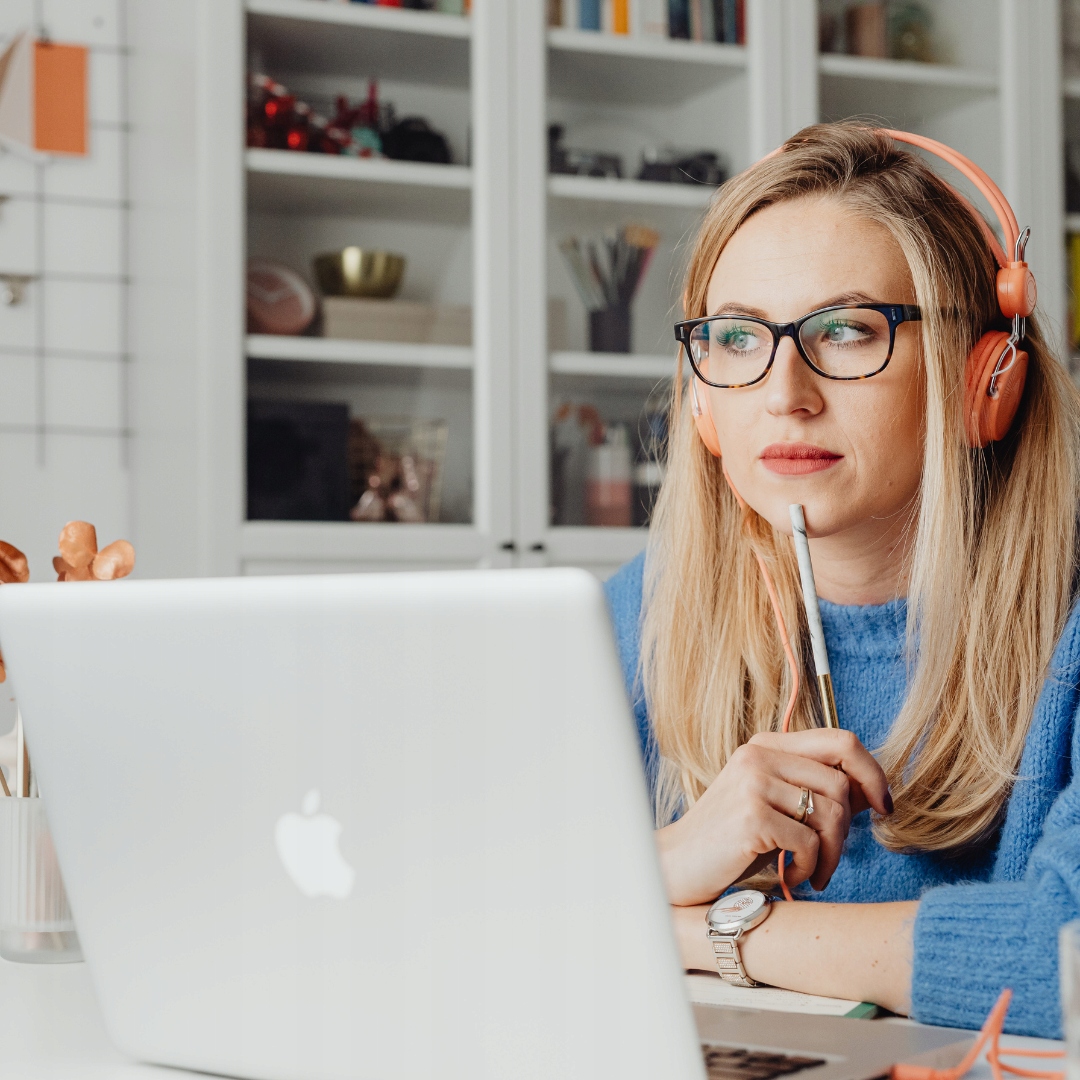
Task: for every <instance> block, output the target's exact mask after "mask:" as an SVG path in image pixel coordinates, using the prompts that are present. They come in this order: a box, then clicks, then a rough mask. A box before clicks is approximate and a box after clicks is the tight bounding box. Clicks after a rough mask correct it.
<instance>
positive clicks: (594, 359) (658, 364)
mask: <svg viewBox="0 0 1080 1080" xmlns="http://www.w3.org/2000/svg"><path fill="white" fill-rule="evenodd" d="M674 371H675V360H674V359H673V357H671V356H635V355H633V354H627V353H595V352H553V353H552V354H551V373H552V374H553V375H588V376H591V377H593V378H599V379H605V378H611V379H641V380H643V381H645V382H658V381H660V380H661V379H670V378H671V376H672V374H673V373H674Z"/></svg>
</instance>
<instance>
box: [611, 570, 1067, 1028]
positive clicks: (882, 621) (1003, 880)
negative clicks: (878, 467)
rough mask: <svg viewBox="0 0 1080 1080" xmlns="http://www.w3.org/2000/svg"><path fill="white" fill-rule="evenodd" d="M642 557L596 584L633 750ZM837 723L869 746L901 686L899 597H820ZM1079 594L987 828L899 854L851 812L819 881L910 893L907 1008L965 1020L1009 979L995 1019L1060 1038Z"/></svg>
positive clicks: (858, 898) (645, 725)
mask: <svg viewBox="0 0 1080 1080" xmlns="http://www.w3.org/2000/svg"><path fill="white" fill-rule="evenodd" d="M643 566H644V557H643V556H638V558H637V559H635V560H634V561H633V562H631V563H628V564H627V565H626V566H624V567H623V568H622V569H621V570H620V571H618V573H616V574H615V575H614V576H613V577H612V578H611V579H609V581H608V582H607V584H606V586H605V589H606V592H607V597H608V604H609V607H610V610H611V616H612V621H613V623H614V628H615V636H616V640H617V643H618V647H619V653H620V657H621V659H622V664H623V671H624V674H625V676H626V682H627V688H628V690H629V692H630V695H631V699H632V700H633V702H634V713H635V717H636V719H637V724H638V731H639V735H640V737H641V744H642V751H643V753H644V751H645V749H646V747H647V745H648V740H649V720H648V714H647V709H646V706H645V702H644V700H643V697H642V694H641V688H640V679H639V678H637V667H638V653H639V648H640V634H639V622H640V618H641V588H642V569H643ZM821 617H822V621H823V623H824V625H825V639H826V642H827V644H828V648H829V661H830V664H831V667H832V676H833V685H834V688H835V692H836V707H837V710H838V712H839V714H840V722H841V724H843V726H844V727H845V728H849V729H850V730H852V731H854V732H855V734H856V735H858V736H859V738H860V739H861V740H862V742H863V743H864V744H865V745H866V746H867V747H868V748H869V749H870V750H874V749H875V748H876V747H879V746H881V744H882V743H883V742H884V740H885V736H886V735H887V733H888V731H889V728H890V727H891V725H892V723H893V721H894V720H895V718H896V715H897V713H898V712H899V710H900V705H901V703H902V702H903V699H904V695H905V692H906V683H907V668H906V664H905V661H904V655H903V650H904V633H905V618H906V606H905V602H904V601H903V600H896V601H893V602H892V603H888V604H882V605H881V606H867V607H847V606H841V605H839V604H830V603H827V602H825V601H822V603H821ZM1078 707H1080V605H1078V606H1077V608H1074V610H1073V612H1072V614H1071V616H1070V618H1069V621H1068V623H1067V624H1066V626H1065V630H1064V632H1063V633H1062V635H1061V640H1060V641H1059V642H1058V646H1057V650H1056V652H1055V654H1054V659H1053V662H1052V664H1051V669H1050V673H1049V675H1048V677H1047V679H1046V682H1045V683H1044V685H1043V688H1042V692H1041V694H1040V696H1039V700H1038V704H1037V705H1036V708H1035V714H1034V717H1033V718H1032V721H1031V730H1030V731H1029V733H1028V737H1027V743H1026V745H1025V747H1024V753H1023V757H1022V759H1021V761H1020V768H1019V775H1018V778H1017V780H1016V783H1015V785H1014V787H1013V790H1012V794H1011V796H1010V798H1009V803H1008V808H1007V811H1006V814H1005V818H1004V821H1003V823H1002V825H1001V828H1000V829H999V831H998V833H997V834H996V835H995V836H994V837H993V838H992V839H991V840H989V841H987V842H986V843H985V844H983V845H982V846H981V847H980V848H979V849H978V850H976V851H974V852H971V853H969V854H966V855H964V856H963V857H960V858H956V857H953V858H949V857H946V856H943V855H940V854H914V855H898V854H896V853H895V852H891V851H887V850H885V848H883V847H881V845H880V844H878V843H877V841H876V840H875V839H874V837H873V835H872V833H871V831H870V820H869V813H863V814H860V815H859V816H858V817H856V818H855V819H854V820H853V821H852V823H851V831H850V833H849V834H848V840H847V844H846V845H845V848H844V855H843V858H842V859H841V861H840V865H839V867H838V868H837V870H836V873H835V874H834V875H833V878H832V881H831V882H830V883H829V885H828V887H827V888H826V889H825V890H824V891H823V892H820V893H815V892H813V891H812V890H811V889H810V888H809V885H804V886H801V887H800V888H799V889H798V890H796V894H797V895H799V896H800V898H801V899H806V900H810V899H814V900H827V901H833V902H838V903H859V902H863V903H870V902H881V901H892V900H916V899H917V900H920V901H921V902H920V904H919V911H918V916H917V917H916V920H915V932H914V948H915V966H914V973H913V976H912V987H911V995H912V1007H913V1015H914V1016H915V1017H916V1018H917V1019H919V1020H922V1021H923V1022H925V1023H928V1024H945V1025H948V1026H952V1027H965V1028H977V1027H979V1026H981V1024H982V1022H983V1020H984V1019H985V1018H986V1014H987V1013H988V1012H989V1011H990V1008H991V1006H992V1005H993V1004H994V1001H995V1000H996V998H997V996H998V994H1000V992H1001V990H1002V988H1003V987H1006V986H1009V987H1012V990H1013V995H1014V996H1013V1001H1012V1006H1011V1008H1010V1010H1009V1016H1008V1023H1007V1025H1006V1030H1007V1031H1011V1032H1013V1033H1015V1034H1024V1035H1041V1036H1044V1037H1049V1038H1060V1037H1061V1013H1060V1009H1059V1005H1058V962H1057V955H1058V953H1057V935H1058V928H1059V927H1060V926H1061V925H1062V924H1063V923H1065V922H1068V921H1069V920H1071V919H1076V918H1078V917H1080V737H1078V733H1077V725H1076V724H1075V723H1074V718H1075V716H1076V713H1077V709H1078Z"/></svg>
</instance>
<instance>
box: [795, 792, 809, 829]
mask: <svg viewBox="0 0 1080 1080" xmlns="http://www.w3.org/2000/svg"><path fill="white" fill-rule="evenodd" d="M811 805H812V804H811V802H810V789H809V788H799V805H798V806H796V807H795V820H796V821H797V822H798V823H799V824H800V825H802V824H803V822H804V821H806V815H807V814H811V813H813V811H812V810H811V809H810V807H811Z"/></svg>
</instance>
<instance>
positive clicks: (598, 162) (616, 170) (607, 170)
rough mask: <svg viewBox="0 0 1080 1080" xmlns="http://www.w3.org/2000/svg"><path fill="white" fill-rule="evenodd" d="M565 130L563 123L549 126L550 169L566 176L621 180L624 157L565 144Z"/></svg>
mask: <svg viewBox="0 0 1080 1080" xmlns="http://www.w3.org/2000/svg"><path fill="white" fill-rule="evenodd" d="M564 134H565V131H564V129H563V126H562V125H561V124H551V125H550V126H549V127H548V171H549V172H552V173H560V174H562V175H566V176H602V177H606V178H608V179H609V180H621V179H622V174H623V166H622V158H621V157H619V155H618V154H603V153H601V152H600V151H598V150H580V149H575V148H573V147H568V146H563V135H564Z"/></svg>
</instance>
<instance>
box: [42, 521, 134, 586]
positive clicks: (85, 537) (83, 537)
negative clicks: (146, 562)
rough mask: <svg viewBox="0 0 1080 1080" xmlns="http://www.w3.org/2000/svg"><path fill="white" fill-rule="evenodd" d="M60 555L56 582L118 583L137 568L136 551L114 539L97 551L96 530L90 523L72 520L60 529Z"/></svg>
mask: <svg viewBox="0 0 1080 1080" xmlns="http://www.w3.org/2000/svg"><path fill="white" fill-rule="evenodd" d="M58 546H59V548H60V554H59V555H57V556H56V557H55V558H54V559H53V569H54V570H55V571H56V573H57V581H115V580H116V579H117V578H122V577H127V576H128V574H130V573H131V571H132V570H133V569H134V568H135V549H134V548H133V547H132V546H131V545H130V544H129V543H128V542H127V541H126V540H114V541H113V542H112V543H111V544H109V545H108V546H107V547H103V548H102V549H101V550H100V551H98V546H97V530H96V529H95V528H94V526H93V525H91V524H90V522H89V521H69V522H68V523H67V524H66V525H65V526H64V527H63V528H62V529H61V530H60V542H59V545H58Z"/></svg>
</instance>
